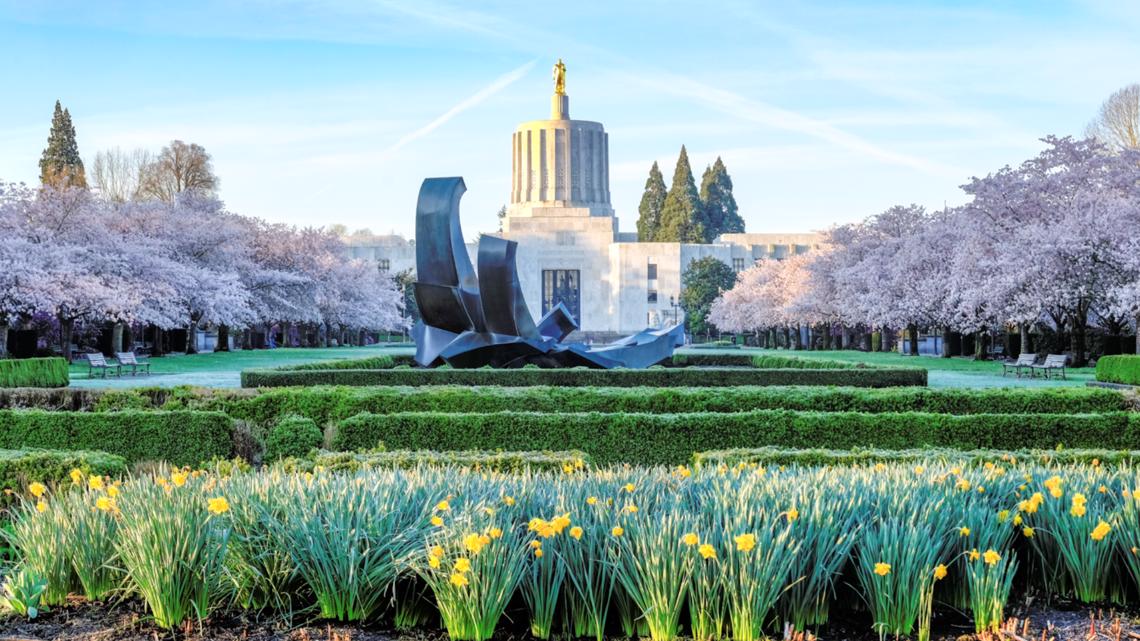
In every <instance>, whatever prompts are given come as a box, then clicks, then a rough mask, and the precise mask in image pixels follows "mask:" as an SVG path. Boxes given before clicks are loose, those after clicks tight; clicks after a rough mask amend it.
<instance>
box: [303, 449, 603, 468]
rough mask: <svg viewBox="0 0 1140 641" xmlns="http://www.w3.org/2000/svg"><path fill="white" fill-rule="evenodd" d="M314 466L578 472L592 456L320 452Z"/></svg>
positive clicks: (578, 452)
mask: <svg viewBox="0 0 1140 641" xmlns="http://www.w3.org/2000/svg"><path fill="white" fill-rule="evenodd" d="M311 461H312V465H313V466H314V467H320V468H322V469H325V470H333V471H347V472H355V471H358V470H361V469H370V468H402V469H408V468H413V467H420V466H432V467H435V466H439V467H444V466H447V467H470V468H476V469H482V470H487V471H493V472H522V471H525V470H532V471H536V472H539V471H551V472H562V471H565V470H566V469H571V470H577V469H582V468H585V467H589V466H591V465H592V460H591V458H590V455H589V454H586V453H585V452H580V451H568V452H549V451H546V452H543V451H524V452H499V451H487V450H464V451H454V452H446V451H432V450H395V451H390V452H385V451H366V452H321V453H319V454H318V455H317V456H315V457H314V458H312V459H311ZM299 464H302V463H301V462H300V461H296V460H293V461H286V462H285V463H283V465H285V466H286V467H287V468H289V467H292V468H295V467H297V466H298V465H299Z"/></svg>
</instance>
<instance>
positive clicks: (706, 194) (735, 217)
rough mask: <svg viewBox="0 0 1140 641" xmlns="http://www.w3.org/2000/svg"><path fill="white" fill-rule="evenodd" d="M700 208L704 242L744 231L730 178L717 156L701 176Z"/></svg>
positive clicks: (742, 220)
mask: <svg viewBox="0 0 1140 641" xmlns="http://www.w3.org/2000/svg"><path fill="white" fill-rule="evenodd" d="M701 210H702V211H703V213H704V215H703V217H702V218H703V219H704V220H703V222H704V225H705V242H709V243H711V242H712V241H713V240H715V239H716V237H717V236H720V235H721V234H731V233H738V232H743V231H744V219H743V218H741V217H740V214H739V213H738V212H737V207H736V198H734V197H733V195H732V178H730V177H729V175H728V169H727V168H725V166H724V162H723V161H722V160H721V159H720V156H717V159H716V162H715V163H713V166H712V167H707V168H705V173H704V176H702V177H701Z"/></svg>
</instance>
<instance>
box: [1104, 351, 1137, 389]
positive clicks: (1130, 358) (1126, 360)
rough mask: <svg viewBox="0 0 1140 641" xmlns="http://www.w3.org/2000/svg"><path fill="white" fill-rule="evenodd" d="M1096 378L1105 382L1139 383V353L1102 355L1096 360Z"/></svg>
mask: <svg viewBox="0 0 1140 641" xmlns="http://www.w3.org/2000/svg"><path fill="white" fill-rule="evenodd" d="M1096 380H1098V381H1103V382H1105V383H1120V384H1123V385H1140V355H1135V354H1120V355H1116V356H1102V357H1100V359H1099V360H1098V361H1097V362H1096Z"/></svg>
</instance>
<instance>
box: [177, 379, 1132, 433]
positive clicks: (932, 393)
mask: <svg viewBox="0 0 1140 641" xmlns="http://www.w3.org/2000/svg"><path fill="white" fill-rule="evenodd" d="M189 407H191V408H201V409H215V410H220V411H224V412H226V413H227V414H229V415H230V416H232V417H234V418H238V419H243V420H248V421H252V422H254V423H257V424H259V425H272V424H274V423H276V422H277V421H278V420H279V419H280V418H281V417H283V416H288V415H297V416H304V417H308V418H311V419H313V420H314V421H316V422H317V424H318V425H325V424H327V423H330V422H334V421H338V420H343V419H346V418H349V417H351V416H355V415H356V414H360V413H362V412H371V413H373V414H393V413H397V412H447V413H472V414H476V413H481V412H503V411H508V410H514V411H521V412H547V413H552V414H555V413H560V412H610V413H618V412H638V413H646V414H682V413H686V412H741V411H748V410H759V409H788V410H797V411H818V412H864V413H881V412H931V413H936V414H1086V413H1097V412H1120V411H1125V410H1127V409H1129V403H1128V400H1127V399H1126V398H1125V396H1124V395H1123V394H1121V393H1120V392H1117V391H1114V390H1110V389H1103V388H1088V387H1050V388H1028V387H1022V388H1008V389H956V388H947V389H931V388H927V387H905V388H887V389H866V388H857V387H694V388H653V387H632V388H630V387H541V386H539V387H456V386H436V387H306V388H288V389H266V390H261V392H260V393H258V394H256V395H254V396H250V394H249V392H248V390H247V391H245V392H244V394H241V395H240V396H233V397H228V398H227V397H226V396H222V395H212V396H209V397H207V398H206V399H205V400H203V401H202V402H201V403H195V404H194V405H191V406H189Z"/></svg>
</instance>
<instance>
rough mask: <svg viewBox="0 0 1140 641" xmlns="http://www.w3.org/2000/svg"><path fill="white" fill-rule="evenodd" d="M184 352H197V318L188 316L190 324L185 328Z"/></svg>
mask: <svg viewBox="0 0 1140 641" xmlns="http://www.w3.org/2000/svg"><path fill="white" fill-rule="evenodd" d="M186 353H187V354H197V353H198V319H197V318H194V317H193V316H191V317H190V325H189V326H188V327H187V328H186Z"/></svg>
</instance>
